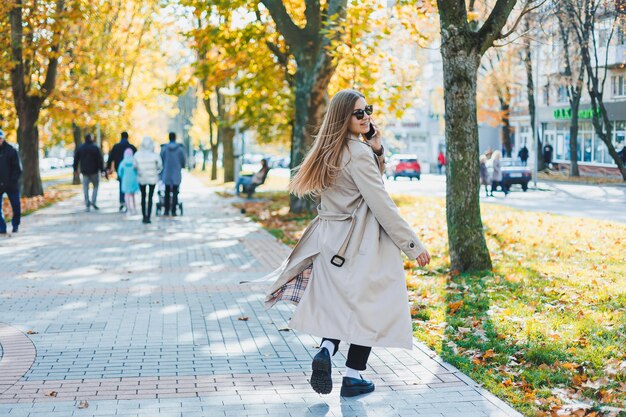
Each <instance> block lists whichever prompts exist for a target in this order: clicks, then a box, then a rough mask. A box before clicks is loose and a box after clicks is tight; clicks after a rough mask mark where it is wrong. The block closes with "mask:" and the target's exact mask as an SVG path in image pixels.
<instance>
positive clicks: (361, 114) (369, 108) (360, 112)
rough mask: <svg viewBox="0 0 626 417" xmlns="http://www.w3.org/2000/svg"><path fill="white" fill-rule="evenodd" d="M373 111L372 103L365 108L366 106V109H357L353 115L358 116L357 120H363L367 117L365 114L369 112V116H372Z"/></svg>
mask: <svg viewBox="0 0 626 417" xmlns="http://www.w3.org/2000/svg"><path fill="white" fill-rule="evenodd" d="M372 113H374V106H372V105H371V104H370V105H367V106H365V108H364V109H358V110H355V111H354V112H353V113H352V115H353V116H356V118H357V120H363V118H364V117H365V115H366V114H367V115H368V116H371V115H372Z"/></svg>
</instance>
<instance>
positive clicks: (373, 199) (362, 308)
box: [265, 90, 430, 397]
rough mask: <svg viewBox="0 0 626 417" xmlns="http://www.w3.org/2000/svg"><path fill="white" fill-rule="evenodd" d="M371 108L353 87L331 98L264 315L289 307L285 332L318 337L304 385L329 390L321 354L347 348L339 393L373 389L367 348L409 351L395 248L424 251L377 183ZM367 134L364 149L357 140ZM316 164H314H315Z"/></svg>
mask: <svg viewBox="0 0 626 417" xmlns="http://www.w3.org/2000/svg"><path fill="white" fill-rule="evenodd" d="M372 111H373V109H372V106H371V105H367V103H366V101H365V97H364V96H363V95H362V94H361V93H359V92H357V91H354V90H343V91H340V92H339V93H337V94H336V95H335V96H334V97H333V99H332V100H331V102H330V104H329V107H328V112H327V113H326V115H325V116H324V119H323V120H322V123H321V126H320V129H319V133H318V135H317V137H316V139H315V142H314V144H313V147H312V148H311V150H310V151H309V153H308V154H307V156H306V158H305V160H304V162H303V163H302V165H301V166H300V167H299V169H298V171H297V174H296V175H295V176H294V178H293V180H292V181H291V183H290V186H289V190H290V192H291V193H292V194H294V195H296V196H298V197H304V196H315V197H317V198H319V200H320V204H319V206H318V208H317V211H318V216H317V217H316V218H315V219H314V220H313V221H312V223H311V224H310V225H309V226H308V228H307V229H306V231H305V232H304V234H303V236H302V238H301V239H300V241H299V242H298V244H297V245H296V247H295V248H294V249H293V251H292V252H291V254H290V256H289V257H288V258H287V260H286V261H285V262H284V263H283V264H282V266H281V267H280V268H278V269H277V270H276V271H274V272H273V273H271V274H269V275H268V276H266V277H265V279H268V280H273V284H272V285H271V287H270V289H269V291H268V294H267V296H266V299H265V303H266V308H270V307H272V306H273V305H275V304H276V303H277V302H278V301H288V302H291V303H294V304H296V305H297V307H296V310H295V312H294V313H293V315H292V318H291V321H290V323H289V326H290V327H291V328H292V329H295V330H299V331H302V332H306V333H310V334H313V335H315V336H318V337H323V339H322V342H321V348H320V350H319V352H318V353H317V354H316V355H315V357H314V359H313V363H312V375H311V379H310V384H311V386H312V388H313V389H314V390H315V391H316V392H318V393H321V394H328V393H330V392H331V391H332V378H331V356H332V355H334V354H335V353H336V352H337V349H338V347H339V343H340V341H344V342H347V343H349V344H350V347H349V350H348V357H347V362H346V372H345V376H344V378H343V380H342V386H341V395H342V396H344V397H352V396H356V395H360V394H365V393H368V392H372V391H374V383H373V382H372V381H370V380H367V379H364V378H363V377H362V376H361V374H360V372H361V371H364V370H365V369H366V365H367V360H368V357H369V354H370V351H371V348H372V347H373V346H375V347H400V348H405V349H411V348H412V345H413V330H412V324H411V316H410V313H409V304H408V302H407V299H408V295H407V291H406V282H405V274H404V269H403V262H402V256H401V253H400V251H403V252H404V253H406V254H407V256H408V257H409V258H410V259H417V262H418V264H419V265H420V266H424V265H426V264H427V263H428V262H430V256H429V254H428V251H427V250H426V249H425V248H424V246H423V245H422V243H421V242H420V240H419V238H418V237H417V235H416V234H415V232H414V231H413V229H412V228H411V227H410V226H409V224H408V223H407V222H406V221H405V220H404V219H402V217H401V216H400V214H399V211H398V209H397V207H396V205H395V204H394V203H393V201H392V200H391V198H390V197H389V195H388V194H387V191H386V190H385V186H384V184H383V180H382V173H383V172H384V164H385V157H384V149H383V146H382V143H381V134H380V132H379V130H378V127H377V126H376V124H375V123H374V122H373V120H372V118H371V117H370V116H371V114H372ZM370 124H371V125H372V126H373V128H374V132H375V133H374V135H373V136H371V138H370V139H369V140H368V141H367V142H366V141H365V140H364V139H362V136H363V135H365V134H366V133H368V131H369V130H370ZM319 161H324V163H323V164H321V163H319Z"/></svg>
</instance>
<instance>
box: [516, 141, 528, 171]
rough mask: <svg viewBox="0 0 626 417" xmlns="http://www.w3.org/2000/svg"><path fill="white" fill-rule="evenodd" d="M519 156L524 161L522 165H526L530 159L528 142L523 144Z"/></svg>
mask: <svg viewBox="0 0 626 417" xmlns="http://www.w3.org/2000/svg"><path fill="white" fill-rule="evenodd" d="M517 156H518V157H519V159H520V160H521V161H522V165H524V166H526V164H527V162H526V161H528V148H527V147H526V144H524V146H522V149H520V150H519V152H518V153H517Z"/></svg>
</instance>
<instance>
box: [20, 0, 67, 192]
mask: <svg viewBox="0 0 626 417" xmlns="http://www.w3.org/2000/svg"><path fill="white" fill-rule="evenodd" d="M72 12H73V10H72V9H70V10H68V9H66V0H56V1H54V2H52V1H41V2H31V3H24V2H23V0H13V2H12V3H11V7H10V11H9V16H8V17H9V21H10V27H11V31H10V33H11V59H12V62H11V65H10V69H11V71H10V72H11V87H12V91H13V99H14V104H15V110H16V113H17V117H18V120H19V125H18V129H17V141H18V143H19V146H20V156H21V159H22V164H23V167H24V173H23V185H22V190H23V194H24V195H25V196H27V197H32V196H37V195H43V187H42V183H41V177H40V175H39V130H38V127H37V122H38V119H39V113H40V112H41V107H42V106H43V104H44V102H45V101H46V99H47V98H48V97H49V96H50V94H51V93H52V91H53V90H54V86H55V82H56V77H57V70H58V65H59V57H60V55H61V43H62V41H63V38H64V35H65V34H64V27H65V25H66V24H67V21H68V19H69V17H70V16H71V13H72Z"/></svg>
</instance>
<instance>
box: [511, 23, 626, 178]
mask: <svg viewBox="0 0 626 417" xmlns="http://www.w3.org/2000/svg"><path fill="white" fill-rule="evenodd" d="M605 16H606V15H605ZM613 18H614V15H613V17H611V15H610V14H609V15H608V18H604V19H602V20H600V21H599V22H598V23H597V28H596V44H597V45H598V50H597V55H598V57H599V63H600V64H599V65H600V75H601V78H602V74H603V72H604V71H606V81H605V84H604V96H603V98H604V103H605V106H606V109H607V112H608V117H609V120H610V121H611V124H612V127H613V129H612V131H613V132H612V142H613V146H614V147H615V148H616V150H617V151H618V152H619V151H621V149H623V148H624V145H625V144H626V36H625V32H624V29H623V25H621V24H620V22H619V19H618V21H617V23H616V27H615V29H614V34H613V37H612V39H611V42H610V44H609V45H608V47H607V41H608V34H609V33H610V29H611V28H610V26H609V22H612V21H613ZM555 24H556V23H555ZM557 29H558V28H553V30H552V31H546V32H547V33H548V37H551V39H548V41H547V42H536V43H535V44H536V46H535V48H534V50H533V65H534V70H535V73H534V78H535V80H534V85H535V91H534V95H535V101H536V119H537V121H536V123H537V125H536V129H537V132H538V135H539V138H540V139H541V141H542V144H543V145H546V144H550V145H551V146H552V148H553V163H554V167H555V168H557V169H564V170H567V169H569V165H570V164H571V159H570V126H571V108H570V105H569V99H568V93H567V85H566V82H567V79H566V77H564V75H563V74H564V68H565V64H564V59H563V58H562V57H563V51H562V46H561V42H560V38H558V32H557ZM550 33H552V35H550ZM602 45H604V47H602ZM605 58H606V61H605ZM585 77H587V76H585ZM586 88H587V86H586V80H585V83H584V84H583V90H584V92H583V95H582V98H581V103H580V109H579V112H578V116H579V125H578V129H579V130H578V135H577V142H578V143H577V145H578V146H577V153H576V158H577V161H578V165H579V169H580V171H581V173H582V174H590V175H610V176H612V175H619V171H618V170H617V167H616V164H615V162H614V160H613V158H612V157H611V156H610V155H609V153H608V148H607V146H606V144H605V143H604V142H603V141H602V140H601V139H600V137H599V136H598V135H597V134H596V132H595V130H594V127H593V125H592V116H593V114H592V109H591V102H590V98H589V94H588V93H587V91H586ZM523 93H525V91H524V92H523ZM517 99H518V100H517V105H516V106H515V108H514V109H513V111H512V117H511V125H512V128H513V130H514V138H515V143H514V147H515V150H514V152H513V155H516V154H517V149H519V148H520V147H521V146H522V144H524V143H526V144H527V146H528V148H529V149H531V150H534V149H532V148H533V147H532V129H533V127H532V126H530V117H529V116H528V109H527V98H526V96H525V94H520V97H518V98H517ZM531 160H534V158H532V156H531Z"/></svg>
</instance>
